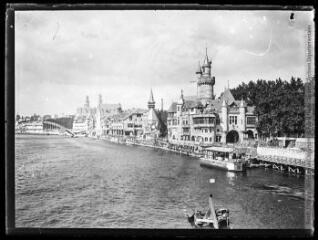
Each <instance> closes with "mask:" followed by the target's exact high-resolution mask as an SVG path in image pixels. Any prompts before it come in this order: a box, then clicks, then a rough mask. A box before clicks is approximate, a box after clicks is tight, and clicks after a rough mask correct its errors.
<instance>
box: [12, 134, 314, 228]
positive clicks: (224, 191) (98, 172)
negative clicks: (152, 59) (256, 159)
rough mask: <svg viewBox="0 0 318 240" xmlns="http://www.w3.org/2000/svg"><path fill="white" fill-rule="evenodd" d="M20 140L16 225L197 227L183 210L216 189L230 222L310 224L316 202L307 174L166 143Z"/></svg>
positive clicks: (234, 225) (20, 137)
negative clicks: (196, 153)
mask: <svg viewBox="0 0 318 240" xmlns="http://www.w3.org/2000/svg"><path fill="white" fill-rule="evenodd" d="M15 145H16V161H15V163H16V164H15V165H16V166H15V167H16V170H15V175H16V226H17V227H46V228H50V227H57V228H60V227H63V228H68V227H76V228H192V227H191V225H190V224H189V223H188V221H187V218H186V217H185V213H186V212H191V209H193V208H195V207H196V208H201V209H207V207H208V196H209V194H210V193H213V196H214V202H215V204H216V207H227V208H229V209H230V222H231V228H234V229H236V228H304V226H305V225H304V224H305V210H306V207H307V211H310V209H308V208H309V206H308V201H312V200H313V193H312V192H310V190H308V189H307V190H306V188H305V186H306V185H305V182H306V180H305V178H304V177H296V176H290V175H288V174H282V173H279V172H276V171H274V170H264V169H250V170H248V171H247V172H246V173H230V172H226V171H223V170H219V169H211V168H204V167H201V166H200V165H199V161H198V159H196V158H193V157H189V156H184V155H180V154H178V153H172V152H167V151H164V150H161V149H152V148H147V147H141V146H125V145H118V144H115V143H110V142H107V141H105V140H97V139H90V138H67V137H61V136H30V135H18V136H17V137H16V144H15ZM211 178H214V179H215V183H214V184H211V183H209V179H211ZM305 203H307V204H305Z"/></svg>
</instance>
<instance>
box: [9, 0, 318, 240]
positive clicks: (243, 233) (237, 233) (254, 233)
mask: <svg viewBox="0 0 318 240" xmlns="http://www.w3.org/2000/svg"><path fill="white" fill-rule="evenodd" d="M290 2H292V3H293V4H295V3H296V1H289V3H290ZM286 3H287V4H288V2H287V1H286ZM297 4H299V3H297ZM30 10H39V11H43V10H53V11H60V10H251V11H254V10H255V11H256V10H273V11H275V10H290V11H291V10H294V11H296V10H297V11H310V10H314V7H313V6H312V5H306V6H296V5H261V6H257V5H251V4H250V5H239V6H237V5H230V4H228V5H207V4H203V5H201V4H181V5H180V4H146V5H142V4H131V5H127V4H84V3H79V4H75V5H70V4H68V3H63V4H53V3H50V4H38V3H31V4H27V3H10V4H7V5H6V17H5V21H6V22H5V95H4V96H5V119H4V123H5V154H4V155H5V156H4V157H5V175H4V176H5V190H6V194H5V232H6V234H7V235H9V236H15V237H21V236H29V237H30V236H37V237H38V236H43V235H44V236H52V237H56V236H67V237H92V236H94V238H95V237H101V236H112V237H119V236H121V237H122V236H125V237H128V236H133V237H136V236H138V237H140V236H142V237H145V236H146V237H167V236H172V237H181V238H186V237H211V236H215V237H239V238H240V237H244V238H250V237H313V233H314V232H313V230H312V229H270V230H267V229H260V230H258V229H242V230H230V231H229V230H212V231H211V230H208V229H123V228H118V229H111V228H106V229H101V228H16V227H15V188H14V187H15V161H14V160H15V149H14V146H15V133H14V123H15V109H14V106H15V105H14V101H15V72H14V64H15V59H14V56H15V55H14V53H15V52H14V49H15V46H14V40H15V34H14V26H15V22H14V20H15V16H14V12H15V11H30ZM315 37H316V32H315ZM315 39H316V38H315ZM315 56H316V54H315Z"/></svg>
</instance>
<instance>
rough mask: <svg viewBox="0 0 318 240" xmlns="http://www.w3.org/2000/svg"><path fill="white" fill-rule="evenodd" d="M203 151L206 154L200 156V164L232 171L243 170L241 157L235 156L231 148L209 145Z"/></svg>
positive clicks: (243, 165)
mask: <svg viewBox="0 0 318 240" xmlns="http://www.w3.org/2000/svg"><path fill="white" fill-rule="evenodd" d="M205 151H206V155H205V156H204V157H202V158H200V165H203V166H207V167H215V168H221V169H224V170H227V171H233V172H242V171H244V170H245V164H244V161H243V159H241V158H237V157H236V155H235V153H234V149H233V148H229V147H209V148H207V149H206V150H205Z"/></svg>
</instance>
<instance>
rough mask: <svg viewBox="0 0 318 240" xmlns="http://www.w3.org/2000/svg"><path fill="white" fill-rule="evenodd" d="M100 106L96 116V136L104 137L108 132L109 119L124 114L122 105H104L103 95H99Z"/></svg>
mask: <svg viewBox="0 0 318 240" xmlns="http://www.w3.org/2000/svg"><path fill="white" fill-rule="evenodd" d="M98 97H99V99H98V106H97V108H96V112H95V115H94V121H95V126H94V127H95V134H96V136H102V135H103V134H105V133H106V132H107V129H108V124H107V121H108V119H109V117H111V116H114V115H117V114H120V113H122V112H123V111H122V108H121V104H120V103H118V104H105V103H103V99H102V95H101V94H99V96H98Z"/></svg>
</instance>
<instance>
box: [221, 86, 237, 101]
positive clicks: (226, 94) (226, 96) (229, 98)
mask: <svg viewBox="0 0 318 240" xmlns="http://www.w3.org/2000/svg"><path fill="white" fill-rule="evenodd" d="M220 100H221V102H222V101H223V100H225V102H227V104H228V105H231V104H232V103H233V102H235V99H234V97H233V95H232V93H231V91H230V89H229V88H227V89H225V90H224V92H223V93H221V96H220Z"/></svg>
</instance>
